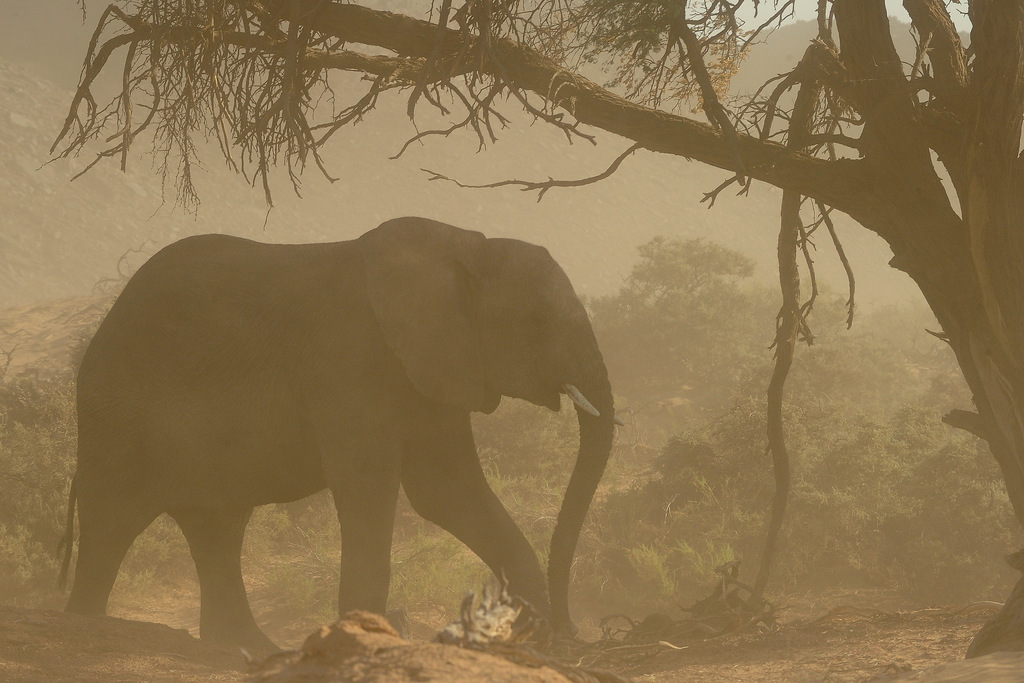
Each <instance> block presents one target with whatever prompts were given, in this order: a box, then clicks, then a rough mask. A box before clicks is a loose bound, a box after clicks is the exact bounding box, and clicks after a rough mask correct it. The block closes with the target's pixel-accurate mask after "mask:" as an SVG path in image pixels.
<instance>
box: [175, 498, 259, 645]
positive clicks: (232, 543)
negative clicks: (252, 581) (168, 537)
mask: <svg viewBox="0 0 1024 683" xmlns="http://www.w3.org/2000/svg"><path fill="white" fill-rule="evenodd" d="M251 514H252V508H220V509H194V508H193V509H187V510H173V511H171V513H170V515H171V517H173V518H174V521H176V522H177V523H178V526H180V527H181V531H182V533H183V534H185V539H186V540H187V541H188V547H189V550H190V551H191V552H192V559H193V560H195V563H196V573H197V574H198V575H199V590H200V602H201V606H200V614H199V635H200V637H201V638H202V639H203V640H211V641H216V642H220V643H226V644H229V645H240V646H243V647H246V648H250V649H252V650H255V651H258V652H268V651H275V650H277V649H278V648H277V646H276V645H274V643H273V642H272V641H271V640H270V639H269V638H267V636H266V635H264V633H263V632H262V631H261V630H260V628H259V626H257V625H256V620H255V619H254V618H253V616H252V610H251V609H250V608H249V599H248V597H247V596H246V594H245V584H244V583H243V581H242V563H241V555H242V538H243V536H244V535H245V525H246V524H247V523H248V522H249V516H250V515H251Z"/></svg>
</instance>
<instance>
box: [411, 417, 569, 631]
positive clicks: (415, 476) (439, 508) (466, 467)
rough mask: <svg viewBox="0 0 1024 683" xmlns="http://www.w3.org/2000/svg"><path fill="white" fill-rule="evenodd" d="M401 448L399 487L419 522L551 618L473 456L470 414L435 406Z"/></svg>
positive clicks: (536, 570)
mask: <svg viewBox="0 0 1024 683" xmlns="http://www.w3.org/2000/svg"><path fill="white" fill-rule="evenodd" d="M425 413H426V414H425V415H424V418H425V419H423V420H422V421H418V422H417V424H416V425H415V428H414V429H413V431H412V433H411V435H410V438H409V441H408V442H407V444H406V448H405V453H404V455H403V458H402V485H403V486H404V487H405V492H406V495H408V496H409V502H410V503H412V506H413V508H415V510H416V512H418V513H419V514H420V515H422V516H423V517H424V518H426V519H428V520H430V521H431V522H433V523H435V524H437V525H438V526H440V527H441V528H443V529H446V530H447V531H449V532H450V533H451V534H452V535H454V536H455V537H456V538H458V539H459V540H461V541H462V542H463V543H465V544H466V545H467V546H469V548H470V550H472V551H473V552H474V553H476V554H477V555H478V556H479V557H480V559H482V560H483V561H484V562H485V563H486V564H487V566H488V567H490V568H491V570H492V571H493V572H494V573H495V575H497V576H502V575H504V576H505V578H507V579H508V584H509V591H510V592H511V593H512V594H513V595H517V596H519V597H520V598H523V599H524V600H526V601H528V602H529V603H530V604H531V605H533V606H534V607H535V608H536V609H537V610H538V611H539V612H540V613H541V614H542V615H543V616H545V617H547V616H549V615H550V611H551V606H550V601H549V599H548V592H547V582H546V581H545V579H544V573H543V571H542V570H541V568H540V563H539V562H538V561H537V555H536V553H534V551H533V548H532V546H530V543H529V541H527V540H526V537H525V536H524V535H523V533H522V531H521V530H520V529H519V527H518V526H516V523H515V522H514V521H513V520H512V518H511V517H510V516H509V514H508V512H507V511H506V510H505V506H504V505H502V504H501V501H500V500H498V497H497V496H495V495H494V492H493V491H492V490H491V487H490V485H489V484H488V483H487V479H486V477H485V476H484V473H483V469H482V468H481V467H480V460H479V458H478V457H477V452H476V446H475V444H474V441H473V430H472V427H471V425H470V420H469V414H468V413H467V412H465V411H463V410H461V409H458V408H451V407H449V406H443V405H441V404H434V405H433V406H432V407H431V408H429V409H427V410H426V411H425Z"/></svg>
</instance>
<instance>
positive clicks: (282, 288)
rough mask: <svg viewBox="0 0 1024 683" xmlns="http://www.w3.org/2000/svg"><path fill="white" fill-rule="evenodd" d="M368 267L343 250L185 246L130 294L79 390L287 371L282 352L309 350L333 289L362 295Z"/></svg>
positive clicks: (207, 242)
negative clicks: (305, 346) (306, 338)
mask: <svg viewBox="0 0 1024 683" xmlns="http://www.w3.org/2000/svg"><path fill="white" fill-rule="evenodd" d="M360 268H361V263H360V262H359V261H358V258H355V252H354V250H353V249H352V248H351V246H350V245H349V243H344V242H339V243H331V244H263V243H259V242H254V241H252V240H246V239H242V238H238V237H231V236H227V235H199V236H195V237H189V238H186V239H183V240H181V241H179V242H176V243H174V244H172V245H170V246H168V247H165V248H164V249H162V250H161V251H159V252H158V253H157V254H156V255H154V256H153V257H152V258H151V259H150V260H149V261H147V262H146V263H145V264H144V265H143V266H142V267H141V268H139V270H138V271H137V272H136V273H135V274H134V275H133V276H132V277H131V279H130V280H129V281H128V283H127V284H126V285H125V288H124V291H123V292H122V293H121V295H120V296H119V297H118V298H117V301H115V302H114V305H113V306H112V307H111V309H110V312H109V313H108V314H107V316H106V317H105V319H104V320H103V322H102V323H101V324H100V327H99V328H98V330H97V332H96V335H95V336H94V338H93V340H92V341H91V342H90V344H89V347H88V349H87V351H86V354H85V356H84V358H83V361H82V367H81V369H80V371H79V387H80V389H81V387H82V385H83V384H84V385H86V388H87V389H88V388H89V386H90V385H93V386H96V387H98V386H99V385H105V384H113V385H115V386H117V387H118V388H119V389H125V388H127V387H130V386H133V387H140V386H150V385H154V384H159V385H163V387H164V388H166V387H167V385H168V384H169V383H171V384H172V383H174V382H176V381H180V382H193V383H195V382H204V383H207V382H213V381H216V379H217V376H219V375H225V373H227V374H230V373H232V372H234V373H236V374H237V373H241V372H244V369H245V368H249V369H251V368H252V367H253V366H254V365H256V366H265V365H266V364H268V363H271V364H273V363H279V362H280V357H281V353H282V351H283V350H284V349H283V348H280V347H283V346H286V345H288V344H289V343H290V342H291V343H295V342H298V343H301V338H302V337H303V335H308V334H309V333H310V331H309V329H308V328H309V327H310V326H313V325H315V324H316V322H317V317H318V314H317V313H316V308H317V306H318V304H319V300H320V299H321V297H323V296H328V292H327V290H332V291H333V290H337V289H339V288H341V289H346V288H353V287H358V286H359V277H358V273H357V272H356V271H357V270H358V269H360ZM346 279H348V280H349V281H348V282H346ZM275 356H277V357H278V360H275Z"/></svg>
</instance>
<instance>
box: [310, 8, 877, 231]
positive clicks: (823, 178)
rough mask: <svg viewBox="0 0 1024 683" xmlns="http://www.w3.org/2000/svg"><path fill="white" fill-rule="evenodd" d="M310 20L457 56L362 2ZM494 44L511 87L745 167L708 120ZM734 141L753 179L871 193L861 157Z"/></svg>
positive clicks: (847, 207)
mask: <svg viewBox="0 0 1024 683" xmlns="http://www.w3.org/2000/svg"><path fill="white" fill-rule="evenodd" d="M302 1H304V2H307V3H315V2H316V0H302ZM307 21H309V22H310V23H311V25H312V26H313V27H314V28H315V29H316V30H318V31H321V32H323V33H326V34H329V35H331V36H332V37H335V38H337V39H339V40H343V41H345V42H351V43H362V44H366V45H374V46H377V47H381V48H385V49H388V50H392V51H394V52H397V53H399V54H402V55H406V56H408V57H417V58H426V57H428V56H429V55H431V54H432V52H433V51H434V48H435V45H438V44H440V45H441V46H442V47H441V52H442V54H444V55H446V56H447V57H449V58H452V59H454V58H456V57H457V55H458V54H459V47H460V45H461V36H460V34H459V32H457V31H455V30H452V29H443V31H442V29H440V28H439V27H437V26H435V25H434V24H431V23H429V22H426V21H420V20H417V19H412V18H410V17H405V16H401V15H397V14H392V13H390V12H382V11H378V10H372V9H368V8H366V7H360V6H358V5H351V4H335V3H331V4H326V5H324V6H323V7H322V8H321V9H320V11H319V12H316V13H312V14H310V15H309V18H308V19H307ZM492 49H493V51H494V53H495V54H496V55H497V56H498V57H499V58H500V59H501V63H502V64H503V65H504V68H505V74H504V75H505V76H506V77H507V79H508V80H509V82H510V85H512V86H515V87H518V88H522V89H524V90H528V91H531V92H534V93H536V94H538V95H540V96H541V97H545V98H547V97H551V98H552V99H551V101H550V104H551V106H553V107H560V108H562V109H564V110H565V111H567V112H568V113H570V114H572V115H573V116H575V118H576V120H577V121H578V122H580V123H583V124H587V125H591V126H595V127H597V128H600V129H603V130H606V131H608V132H610V133H614V134H616V135H620V136H622V137H625V138H628V139H630V140H633V141H634V142H636V143H638V144H639V145H640V146H642V147H644V148H646V149H649V150H651V151H655V152H662V153H665V154H673V155H676V156H685V157H688V158H692V159H696V160H698V161H701V162H704V163H706V164H709V165H711V166H715V167H717V168H721V169H725V170H728V171H732V172H739V171H740V170H741V169H739V168H737V163H736V153H735V148H734V147H733V146H732V145H730V144H729V143H728V140H727V139H726V138H725V137H723V135H722V134H720V133H718V132H717V131H715V130H714V129H713V128H712V127H711V126H709V125H707V124H704V123H700V122H698V121H693V120H691V119H687V118H684V117H681V116H676V115H673V114H668V113H666V112H662V111H658V110H655V109H650V108H648V107H644V106H641V105H638V104H635V103H633V102H630V101H628V100H626V99H624V98H621V97H619V96H618V95H615V94H613V93H611V92H609V91H608V90H606V89H604V88H601V87H600V86H598V85H596V84H594V83H592V82H590V81H589V80H587V79H585V78H583V77H582V76H579V75H577V74H573V73H570V72H567V71H566V70H565V69H564V68H563V67H561V66H559V65H558V64H555V63H554V62H552V61H551V60H549V59H548V58H546V57H544V56H543V55H541V54H540V53H538V52H536V51H535V50H532V49H530V48H528V47H524V46H522V45H519V44H516V43H514V42H512V41H509V40H504V39H499V40H495V41H493V45H492ZM482 68H483V70H484V71H485V72H486V71H488V70H489V69H491V68H493V67H492V66H491V65H488V64H486V63H485V64H483V65H482ZM737 142H738V145H739V151H740V155H741V156H742V158H743V159H744V161H745V162H746V171H747V173H748V174H749V175H750V176H751V177H753V178H755V179H758V180H762V181H765V182H768V183H771V184H773V185H776V186H778V187H782V188H792V189H795V190H797V191H798V192H800V193H801V194H805V195H808V196H812V197H814V198H816V199H819V200H821V201H823V202H825V203H827V204H829V205H831V206H834V207H836V208H838V209H839V210H841V211H846V212H851V211H853V212H855V211H856V210H857V208H858V207H860V206H863V198H864V195H865V194H870V193H872V192H873V188H872V185H871V184H870V183H869V182H868V178H867V177H866V175H864V173H863V171H862V169H861V167H862V164H861V162H860V161H859V160H854V159H842V160H838V161H826V160H824V159H816V158H814V157H811V156H808V155H806V154H802V153H799V152H793V151H789V150H787V149H786V148H785V147H784V146H782V145H780V144H777V143H773V142H762V141H759V140H757V139H755V138H752V137H750V136H748V135H738V136H737Z"/></svg>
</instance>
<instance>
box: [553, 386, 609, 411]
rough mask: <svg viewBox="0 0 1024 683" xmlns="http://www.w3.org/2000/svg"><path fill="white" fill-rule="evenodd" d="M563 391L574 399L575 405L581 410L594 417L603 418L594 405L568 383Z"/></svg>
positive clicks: (563, 387)
mask: <svg viewBox="0 0 1024 683" xmlns="http://www.w3.org/2000/svg"><path fill="white" fill-rule="evenodd" d="M562 391H564V392H565V393H566V394H568V395H569V398H571V399H572V402H573V403H575V404H576V406H577V407H578V408H579V409H580V410H582V411H583V412H585V413H590V414H591V415H593V416H594V417H601V413H600V412H598V410H597V408H595V407H594V404H592V403H591V402H590V401H588V400H587V397H586V396H584V395H583V393H582V392H581V391H580V390H579V389H577V388H576V387H574V386H573V385H571V384H568V383H566V384H563V385H562Z"/></svg>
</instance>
